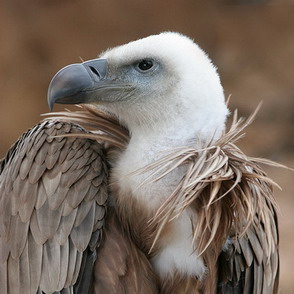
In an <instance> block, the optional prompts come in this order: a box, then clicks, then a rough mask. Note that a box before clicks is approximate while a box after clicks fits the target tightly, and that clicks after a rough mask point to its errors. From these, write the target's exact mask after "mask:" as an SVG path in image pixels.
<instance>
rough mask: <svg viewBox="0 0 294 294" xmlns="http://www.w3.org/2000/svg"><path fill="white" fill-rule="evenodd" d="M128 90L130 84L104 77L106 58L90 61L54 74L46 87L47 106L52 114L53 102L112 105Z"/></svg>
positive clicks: (73, 65) (67, 67) (105, 74)
mask: <svg viewBox="0 0 294 294" xmlns="http://www.w3.org/2000/svg"><path fill="white" fill-rule="evenodd" d="M131 90H133V87H132V86H131V85H129V84H126V83H123V82H120V81H117V80H111V79H109V78H107V60H106V59H92V60H89V61H86V62H83V63H77V64H71V65H68V66H66V67H64V68H62V69H61V70H60V71H58V72H57V73H56V74H55V76H54V77H53V79H52V80H51V82H50V85H49V88H48V105H49V108H50V111H52V109H53V106H54V103H60V104H82V103H91V102H99V101H108V102H111V101H115V100H119V99H120V98H121V96H122V93H125V94H127V93H129V92H130V91H131Z"/></svg>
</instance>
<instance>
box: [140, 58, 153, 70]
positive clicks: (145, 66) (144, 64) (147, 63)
mask: <svg viewBox="0 0 294 294" xmlns="http://www.w3.org/2000/svg"><path fill="white" fill-rule="evenodd" d="M137 66H138V68H139V70H140V71H147V70H149V69H150V68H152V67H153V61H152V60H150V59H143V60H142V61H140V62H139V63H138V65H137Z"/></svg>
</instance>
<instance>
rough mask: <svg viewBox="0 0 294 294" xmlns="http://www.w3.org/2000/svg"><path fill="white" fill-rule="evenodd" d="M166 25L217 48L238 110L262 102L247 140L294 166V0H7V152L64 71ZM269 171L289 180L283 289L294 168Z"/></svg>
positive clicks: (1, 22) (2, 133)
mask: <svg viewBox="0 0 294 294" xmlns="http://www.w3.org/2000/svg"><path fill="white" fill-rule="evenodd" d="M165 30H172V31H179V32H182V33H184V34H187V35H189V36H190V37H192V38H194V39H195V41H196V42H197V43H199V45H200V46H201V47H202V48H203V49H204V50H205V51H206V52H208V54H209V55H210V57H211V58H212V59H213V60H214V62H215V64H216V65H217V66H218V68H219V72H220V75H221V78H222V82H223V85H224V88H225V93H226V95H227V96H228V95H229V94H232V98H231V102H230V108H231V109H234V108H236V107H237V108H238V109H239V110H240V113H241V114H242V115H244V116H248V115H249V114H250V112H252V111H253V109H254V108H255V107H256V105H257V104H258V102H259V101H260V100H263V102H264V104H263V107H262V109H261V111H260V113H259V115H258V118H257V120H256V122H255V123H254V124H253V126H251V127H250V128H249V129H248V130H247V136H246V138H245V139H243V141H241V142H240V143H239V145H240V146H241V147H242V148H243V149H245V151H246V152H247V153H248V154H250V155H252V156H264V157H267V158H270V159H273V160H277V161H279V162H282V163H284V164H286V165H288V166H291V167H294V153H293V147H294V139H293V137H294V132H293V130H294V128H293V123H294V84H293V78H294V0H272V1H266V0H215V1H210V0H203V1H197V0H182V1H180V0H178V1H176V0H168V1H163V0H157V1H156V0H124V1H119V0H104V1H102V0H84V1H74V0H67V1H66V0H63V1H58V0H43V1H41V0H26V1H22V0H10V1H9V0H0V89H1V98H0V126H1V127H0V157H2V156H4V154H5V151H6V150H7V149H8V148H9V146H10V145H11V144H12V143H13V142H14V141H15V140H16V139H17V138H18V136H19V135H20V134H21V133H22V132H24V131H25V130H26V129H27V128H29V127H31V126H32V125H34V124H35V123H37V122H38V121H39V120H40V113H44V112H47V111H48V107H47V103H46V94H47V93H46V92H47V87H48V84H49V82H50V79H51V78H52V76H53V75H54V74H55V72H56V71H57V70H59V69H60V68H61V67H63V66H65V65H67V64H69V63H75V62H79V61H80V59H79V57H82V58H83V59H84V60H86V59H90V58H94V57H95V56H96V55H97V54H98V53H99V52H100V51H102V50H105V49H106V48H107V47H112V46H115V45H119V44H122V43H125V42H128V41H130V40H134V39H137V38H140V37H144V36H147V35H150V34H154V33H158V32H161V31H165ZM179 54H181V53H180V52H179ZM61 109H62V107H57V108H56V110H61ZM267 171H268V173H269V174H270V175H271V176H272V178H273V179H274V180H276V181H277V182H278V183H279V184H280V185H281V186H282V187H283V192H280V191H276V196H277V199H278V202H279V205H280V207H281V213H280V229H281V230H280V231H281V258H282V260H281V293H289V294H291V293H294V273H293V272H294V271H293V267H294V253H293V251H294V249H293V248H294V228H293V226H294V188H293V182H294V173H293V172H292V173H291V172H289V171H283V170H275V169H271V168H267Z"/></svg>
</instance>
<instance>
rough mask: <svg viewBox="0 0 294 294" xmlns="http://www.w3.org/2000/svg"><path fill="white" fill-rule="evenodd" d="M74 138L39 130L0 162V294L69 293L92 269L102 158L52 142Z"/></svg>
mask: <svg viewBox="0 0 294 294" xmlns="http://www.w3.org/2000/svg"><path fill="white" fill-rule="evenodd" d="M81 132H85V131H84V130H83V129H81V128H80V127H77V126H75V125H72V124H69V123H62V122H54V121H49V122H48V121H47V122H44V123H41V124H39V125H37V126H36V127H34V128H33V129H31V130H30V131H28V132H27V133H25V134H24V135H23V136H22V137H21V138H20V139H19V141H18V142H17V143H16V144H15V145H14V146H13V147H12V148H11V149H10V150H9V151H8V153H7V156H6V157H5V159H3V160H2V161H1V162H0V172H1V175H0V285H1V293H10V294H14V293H15V294H16V293H37V292H40V293H41V291H43V292H45V293H53V292H55V291H61V290H62V289H64V288H68V289H67V290H63V293H72V291H73V285H74V284H75V283H76V281H77V278H78V276H79V275H80V274H82V273H81V270H80V269H81V267H82V264H85V263H87V264H88V263H89V260H92V261H91V262H90V263H91V266H93V264H94V261H95V258H94V259H93V254H94V253H95V249H96V247H97V246H98V245H99V243H100V241H101V234H102V226H103V223H104V217H105V212H106V201H107V196H108V193H107V185H106V184H107V183H106V181H107V167H106V163H105V162H104V159H103V158H104V154H103V152H104V150H103V147H102V146H101V145H99V144H98V143H97V142H95V141H92V140H89V139H85V138H74V137H64V136H60V137H54V136H58V135H64V134H68V133H81ZM93 252H94V253H93ZM88 266H89V264H88ZM82 269H83V270H84V269H85V267H82ZM88 275H89V273H88ZM84 278H85V277H84ZM88 278H89V277H88ZM88 284H89V283H88ZM79 285H80V287H83V286H81V283H79Z"/></svg>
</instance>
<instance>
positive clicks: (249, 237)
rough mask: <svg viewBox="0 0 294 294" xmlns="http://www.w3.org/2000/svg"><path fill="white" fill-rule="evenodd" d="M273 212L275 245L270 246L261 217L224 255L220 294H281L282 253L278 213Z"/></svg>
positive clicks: (219, 265) (236, 239)
mask: <svg viewBox="0 0 294 294" xmlns="http://www.w3.org/2000/svg"><path fill="white" fill-rule="evenodd" d="M268 205H269V211H271V212H272V218H271V223H270V226H271V230H272V232H273V234H272V235H273V236H276V238H275V240H273V244H272V245H270V244H268V241H267V238H266V235H265V231H264V224H263V223H260V221H259V218H258V216H256V217H255V219H254V223H253V225H252V226H251V227H250V228H248V230H247V231H246V233H245V235H244V236H242V237H239V238H238V237H235V238H232V239H231V240H230V241H229V245H228V247H227V248H226V249H225V250H224V251H223V252H222V253H221V254H220V257H219V262H218V267H219V281H218V284H219V287H218V293H253V294H260V293H262V294H266V293H278V281H279V251H278V241H279V240H278V230H277V218H276V212H275V210H274V208H273V206H272V205H271V204H270V203H268Z"/></svg>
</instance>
